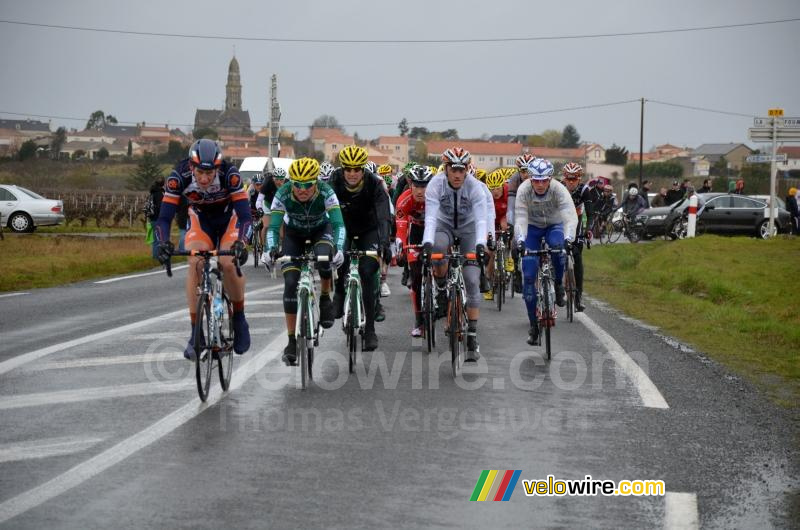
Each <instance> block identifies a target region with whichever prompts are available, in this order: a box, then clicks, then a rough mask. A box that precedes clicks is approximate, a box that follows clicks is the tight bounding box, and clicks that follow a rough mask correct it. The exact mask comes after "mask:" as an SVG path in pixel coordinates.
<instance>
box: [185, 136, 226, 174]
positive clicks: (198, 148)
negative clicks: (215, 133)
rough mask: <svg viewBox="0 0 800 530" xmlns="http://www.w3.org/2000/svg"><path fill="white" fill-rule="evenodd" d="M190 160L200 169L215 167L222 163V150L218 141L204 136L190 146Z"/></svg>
mask: <svg viewBox="0 0 800 530" xmlns="http://www.w3.org/2000/svg"><path fill="white" fill-rule="evenodd" d="M189 162H190V163H191V164H192V165H193V166H194V167H199V168H200V169H214V168H216V167H218V166H221V165H222V151H221V150H220V148H219V145H217V142H215V141H214V140H209V139H208V138H203V139H201V140H197V141H196V142H195V143H193V144H192V147H190V148H189Z"/></svg>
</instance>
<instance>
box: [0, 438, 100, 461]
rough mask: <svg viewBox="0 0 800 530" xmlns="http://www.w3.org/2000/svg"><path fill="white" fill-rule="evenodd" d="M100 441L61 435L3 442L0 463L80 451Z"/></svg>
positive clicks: (0, 448)
mask: <svg viewBox="0 0 800 530" xmlns="http://www.w3.org/2000/svg"><path fill="white" fill-rule="evenodd" d="M102 441H103V438H81V437H77V436H63V437H60V438H46V439H43V440H33V441H29V442H17V443H10V444H3V445H0V463H3V462H15V461H18V460H30V459H33V458H47V457H49V456H60V455H69V454H72V453H80V452H81V451H85V450H87V449H89V448H90V447H92V446H93V445H95V444H98V443H100V442H102Z"/></svg>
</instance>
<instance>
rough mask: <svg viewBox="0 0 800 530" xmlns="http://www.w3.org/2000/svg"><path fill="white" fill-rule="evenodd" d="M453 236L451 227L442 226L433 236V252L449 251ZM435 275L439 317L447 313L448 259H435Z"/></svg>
mask: <svg viewBox="0 0 800 530" xmlns="http://www.w3.org/2000/svg"><path fill="white" fill-rule="evenodd" d="M452 241H453V238H452V235H451V234H450V231H449V229H447V228H444V227H441V228H438V229H437V230H436V234H435V235H434V238H433V252H434V253H447V250H448V248H449V247H450V244H451V243H452ZM433 277H434V280H435V281H436V287H437V288H438V292H437V294H436V296H437V300H436V307H437V318H441V317H443V316H444V315H446V314H447V291H446V290H445V283H446V281H447V260H444V259H443V260H435V261H434V262H433Z"/></svg>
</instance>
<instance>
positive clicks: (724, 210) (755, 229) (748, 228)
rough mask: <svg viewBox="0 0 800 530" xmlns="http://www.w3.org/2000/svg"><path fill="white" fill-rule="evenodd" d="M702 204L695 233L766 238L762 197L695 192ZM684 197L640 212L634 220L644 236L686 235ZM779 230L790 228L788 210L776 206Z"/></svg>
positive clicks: (766, 218)
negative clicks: (669, 203)
mask: <svg viewBox="0 0 800 530" xmlns="http://www.w3.org/2000/svg"><path fill="white" fill-rule="evenodd" d="M698 197H700V198H701V199H702V200H703V202H705V207H704V208H703V211H702V213H701V215H700V217H699V219H698V221H697V233H698V234H702V233H709V234H746V235H753V236H756V237H760V238H766V237H767V226H768V224H769V210H768V209H767V205H766V204H765V203H764V201H762V200H758V199H754V198H752V197H747V196H744V195H733V194H729V193H700V194H698ZM688 205H689V204H688V201H687V200H686V199H684V200H682V201H679V202H677V203H675V204H673V205H671V206H665V207H663V208H649V209H647V210H645V211H644V212H642V213H641V214H639V216H638V217H637V220H638V221H639V222H640V223H642V224H643V225H644V230H645V237H646V238H652V237H656V236H666V237H669V238H671V239H675V238H680V237H682V236H683V235H685V225H686V216H685V212H686V208H687V207H688ZM776 225H777V230H778V232H785V231H786V230H787V229H788V227H789V212H788V211H787V210H786V209H785V208H778V210H777V216H776Z"/></svg>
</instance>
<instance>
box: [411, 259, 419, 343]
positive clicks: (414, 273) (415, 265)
mask: <svg viewBox="0 0 800 530" xmlns="http://www.w3.org/2000/svg"><path fill="white" fill-rule="evenodd" d="M408 269H409V272H410V275H411V291H410V292H411V307H412V308H413V309H414V327H415V328H419V329H421V328H422V300H420V297H419V295H420V292H421V291H422V261H421V260H420V259H419V257H418V256H416V255H414V256H412V255H411V253H410V252H409V256H408ZM412 334H413V333H412ZM419 336H421V333H420V335H419Z"/></svg>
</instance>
